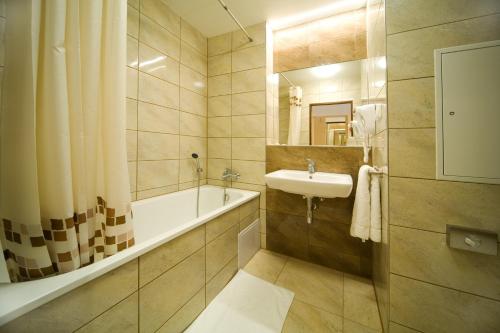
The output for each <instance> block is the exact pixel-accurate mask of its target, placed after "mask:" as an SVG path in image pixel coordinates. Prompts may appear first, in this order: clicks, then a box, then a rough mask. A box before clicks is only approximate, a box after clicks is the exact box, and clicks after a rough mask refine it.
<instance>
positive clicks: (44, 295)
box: [0, 185, 259, 325]
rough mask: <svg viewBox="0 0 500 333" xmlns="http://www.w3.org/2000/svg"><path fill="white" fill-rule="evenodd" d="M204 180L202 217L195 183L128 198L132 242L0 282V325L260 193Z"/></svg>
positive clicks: (201, 206) (201, 192)
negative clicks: (65, 269) (83, 262)
mask: <svg viewBox="0 0 500 333" xmlns="http://www.w3.org/2000/svg"><path fill="white" fill-rule="evenodd" d="M227 193H228V194H229V201H228V202H227V203H226V205H224V206H223V205H222V197H223V189H222V188H221V187H217V186H210V185H204V186H202V187H201V190H200V217H198V218H196V188H193V189H189V190H185V191H180V192H175V193H171V194H166V195H162V196H159V197H154V198H150V199H145V200H140V201H136V202H133V203H132V210H133V214H134V232H135V242H136V244H135V245H134V246H132V247H131V248H129V249H126V250H124V251H122V252H119V253H117V254H115V255H113V256H111V257H108V258H106V259H104V260H101V261H99V262H96V263H94V264H92V265H89V266H86V267H83V268H80V269H78V270H76V271H73V272H69V273H65V274H61V275H57V276H54V277H50V278H46V279H42V280H36V281H29V282H21V283H11V284H1V285H0V325H3V324H5V323H6V322H8V321H10V320H12V319H14V318H16V317H18V316H20V315H23V314H25V313H27V312H29V311H31V310H33V309H35V308H37V307H39V306H40V305H42V304H44V303H47V302H49V301H51V300H53V299H54V298H56V297H58V296H61V295H62V294H64V293H66V292H68V291H70V290H72V289H74V288H76V287H79V286H81V285H83V284H84V283H86V282H88V281H90V280H92V279H95V278H96V277H99V276H101V275H103V274H105V273H107V272H109V271H111V270H113V269H114V268H116V267H118V266H120V265H123V264H124V263H126V262H128V261H130V260H132V259H135V258H137V257H138V256H140V255H141V254H144V253H146V252H148V251H151V250H152V249H154V248H156V247H158V246H160V245H161V244H164V243H166V242H168V241H169V240H171V239H174V238H176V237H178V236H180V235H182V234H184V233H186V232H188V231H189V230H192V229H194V228H196V227H197V226H200V225H202V224H204V223H206V222H208V221H210V220H212V219H213V218H215V217H217V216H219V215H221V214H223V213H225V212H227V211H229V210H231V209H233V208H235V207H238V206H240V205H242V204H243V203H245V202H247V201H250V200H252V199H253V198H255V197H258V196H259V193H258V192H253V191H244V190H239V189H227Z"/></svg>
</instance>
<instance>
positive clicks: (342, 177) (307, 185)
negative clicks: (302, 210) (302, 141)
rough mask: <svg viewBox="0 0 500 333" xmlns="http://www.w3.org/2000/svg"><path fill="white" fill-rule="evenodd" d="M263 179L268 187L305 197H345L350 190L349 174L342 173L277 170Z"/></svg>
mask: <svg viewBox="0 0 500 333" xmlns="http://www.w3.org/2000/svg"><path fill="white" fill-rule="evenodd" d="M265 179H266V184H267V186H269V187H270V188H273V189H276V190H282V191H285V192H288V193H294V194H301V195H304V196H306V197H320V198H347V197H348V196H349V194H351V191H352V177H351V175H347V174H342V173H330V172H315V173H313V174H312V175H310V174H309V172H308V171H299V170H278V171H274V172H271V173H268V174H266V176H265Z"/></svg>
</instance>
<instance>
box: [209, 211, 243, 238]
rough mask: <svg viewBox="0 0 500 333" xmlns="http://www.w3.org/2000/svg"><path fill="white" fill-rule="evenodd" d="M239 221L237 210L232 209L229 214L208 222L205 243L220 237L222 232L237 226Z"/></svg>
mask: <svg viewBox="0 0 500 333" xmlns="http://www.w3.org/2000/svg"><path fill="white" fill-rule="evenodd" d="M239 220H240V212H239V208H235V209H232V210H230V211H229V212H227V213H225V214H223V215H221V216H219V217H216V218H215V219H213V220H211V221H209V222H208V223H207V224H206V230H207V238H206V240H207V243H209V242H211V241H212V240H214V239H215V238H216V237H217V236H219V235H221V234H222V233H223V232H225V231H226V230H228V229H229V228H231V227H233V226H235V225H237V224H238V222H239Z"/></svg>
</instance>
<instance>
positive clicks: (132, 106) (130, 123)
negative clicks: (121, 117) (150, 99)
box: [126, 98, 137, 130]
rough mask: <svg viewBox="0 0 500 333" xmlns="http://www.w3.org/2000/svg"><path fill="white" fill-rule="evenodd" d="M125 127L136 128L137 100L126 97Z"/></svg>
mask: <svg viewBox="0 0 500 333" xmlns="http://www.w3.org/2000/svg"><path fill="white" fill-rule="evenodd" d="M126 104H127V129H130V130H136V129H137V101H136V100H135V99H130V98H127V102H126Z"/></svg>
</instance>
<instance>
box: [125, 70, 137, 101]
mask: <svg viewBox="0 0 500 333" xmlns="http://www.w3.org/2000/svg"><path fill="white" fill-rule="evenodd" d="M127 97H128V98H133V99H137V69H133V68H130V67H127Z"/></svg>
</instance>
